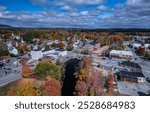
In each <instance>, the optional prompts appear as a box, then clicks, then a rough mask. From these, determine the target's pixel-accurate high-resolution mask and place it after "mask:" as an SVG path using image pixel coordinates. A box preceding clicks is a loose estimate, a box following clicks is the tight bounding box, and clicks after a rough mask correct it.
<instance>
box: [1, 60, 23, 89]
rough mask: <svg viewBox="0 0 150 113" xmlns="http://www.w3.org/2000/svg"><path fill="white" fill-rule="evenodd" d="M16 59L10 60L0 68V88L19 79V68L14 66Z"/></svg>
mask: <svg viewBox="0 0 150 113" xmlns="http://www.w3.org/2000/svg"><path fill="white" fill-rule="evenodd" d="M17 60H18V59H16V58H10V61H9V62H8V63H6V64H4V66H3V67H1V68H0V86H3V85H6V84H8V83H10V82H13V81H15V80H18V79H21V78H22V77H21V75H20V66H16V65H14V62H16V61H17Z"/></svg>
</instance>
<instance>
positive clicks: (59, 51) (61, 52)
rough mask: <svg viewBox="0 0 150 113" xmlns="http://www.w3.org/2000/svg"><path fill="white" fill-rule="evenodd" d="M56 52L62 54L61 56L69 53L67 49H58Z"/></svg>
mask: <svg viewBox="0 0 150 113" xmlns="http://www.w3.org/2000/svg"><path fill="white" fill-rule="evenodd" d="M56 52H57V53H58V56H61V57H63V56H66V55H67V51H65V50H56Z"/></svg>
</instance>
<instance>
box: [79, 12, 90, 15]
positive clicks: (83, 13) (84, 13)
mask: <svg viewBox="0 0 150 113" xmlns="http://www.w3.org/2000/svg"><path fill="white" fill-rule="evenodd" d="M80 14H81V15H83V16H88V14H89V12H88V11H81V12H80Z"/></svg>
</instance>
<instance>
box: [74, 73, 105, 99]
mask: <svg viewBox="0 0 150 113" xmlns="http://www.w3.org/2000/svg"><path fill="white" fill-rule="evenodd" d="M103 87H104V79H103V76H102V73H100V72H96V71H91V72H90V74H89V75H88V76H87V78H85V79H84V80H82V81H81V80H78V81H77V82H76V86H75V94H76V95H78V96H79V95H80V96H84V95H86V96H88V95H89V96H94V95H95V96H96V95H97V96H98V95H100V93H102V91H103Z"/></svg>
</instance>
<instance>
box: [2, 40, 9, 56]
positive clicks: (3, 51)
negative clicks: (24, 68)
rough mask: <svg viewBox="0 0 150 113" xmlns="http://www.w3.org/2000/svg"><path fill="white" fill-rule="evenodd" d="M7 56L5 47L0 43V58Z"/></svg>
mask: <svg viewBox="0 0 150 113" xmlns="http://www.w3.org/2000/svg"><path fill="white" fill-rule="evenodd" d="M8 54H9V52H8V49H7V45H6V44H5V43H4V42H1V41H0V56H7V55H8Z"/></svg>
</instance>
